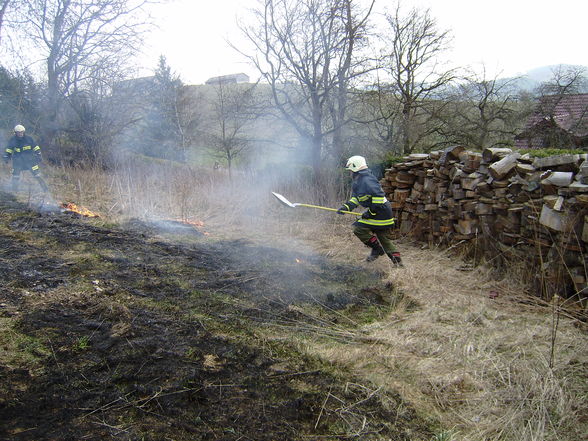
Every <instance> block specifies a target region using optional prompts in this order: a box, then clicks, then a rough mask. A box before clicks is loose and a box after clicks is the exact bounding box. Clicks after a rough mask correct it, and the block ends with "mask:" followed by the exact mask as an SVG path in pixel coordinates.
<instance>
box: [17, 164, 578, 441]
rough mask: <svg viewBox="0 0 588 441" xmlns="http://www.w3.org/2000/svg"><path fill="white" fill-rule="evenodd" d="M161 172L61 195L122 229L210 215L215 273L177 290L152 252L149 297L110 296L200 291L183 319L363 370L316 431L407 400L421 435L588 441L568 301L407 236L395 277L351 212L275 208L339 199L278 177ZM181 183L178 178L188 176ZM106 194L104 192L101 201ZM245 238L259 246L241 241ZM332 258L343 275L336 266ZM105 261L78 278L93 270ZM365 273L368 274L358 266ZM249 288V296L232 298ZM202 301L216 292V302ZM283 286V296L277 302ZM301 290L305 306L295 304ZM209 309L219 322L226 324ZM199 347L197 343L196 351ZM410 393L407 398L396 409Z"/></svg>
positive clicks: (71, 188)
mask: <svg viewBox="0 0 588 441" xmlns="http://www.w3.org/2000/svg"><path fill="white" fill-rule="evenodd" d="M150 167H153V166H151V165H150V166H148V168H147V169H140V170H133V169H130V168H128V169H125V173H122V174H116V175H102V174H98V173H96V174H94V173H89V174H85V175H84V174H83V173H79V172H78V171H75V170H67V171H63V173H66V172H67V173H69V175H68V176H69V178H68V180H67V183H68V184H67V185H64V186H63V187H61V188H63V189H64V190H67V191H65V192H64V193H59V198H60V200H76V201H80V203H84V204H86V203H87V201H92V203H87V205H88V206H90V207H92V209H96V210H97V211H99V212H100V213H105V214H106V216H110V218H114V219H116V220H122V219H124V218H129V217H139V218H141V219H143V220H145V219H147V218H149V217H151V216H157V217H159V218H165V219H198V220H199V221H202V222H203V223H204V224H205V228H206V230H210V231H211V232H213V234H212V236H213V237H208V238H206V237H204V238H203V237H201V236H198V235H195V236H193V237H192V238H190V237H188V236H186V235H179V236H178V237H177V240H179V241H180V243H187V244H189V243H192V241H194V240H198V241H201V240H203V241H204V242H203V243H204V244H206V246H204V247H203V248H201V249H200V252H199V254H193V255H190V259H192V261H191V265H192V266H193V265H194V263H195V262H196V263H197V264H198V265H203V267H202V269H201V272H200V273H199V274H198V277H197V280H196V281H194V282H193V283H192V282H190V283H187V274H189V271H188V269H187V268H188V267H187V266H182V265H180V267H178V268H177V271H175V270H174V271H175V272H174V274H173V277H172V278H171V279H170V278H168V279H167V281H166V282H165V283H163V282H162V281H161V280H160V279H161V274H162V273H161V272H158V271H160V270H159V269H158V267H157V264H156V263H154V262H150V261H149V260H148V259H147V258H145V259H146V260H145V261H143V262H141V263H140V265H142V266H140V268H141V272H142V274H143V278H142V282H141V284H137V285H136V286H134V290H135V291H132V292H130V291H128V290H125V289H123V288H122V285H123V284H122V283H114V282H113V281H109V282H104V283H103V282H100V285H99V287H101V288H102V287H104V289H105V292H107V293H111V294H110V295H114V296H115V297H116V296H119V295H122V296H131V297H133V298H134V300H133V301H134V302H136V303H135V304H136V305H139V304H140V305H143V306H144V305H147V306H149V305H151V306H150V308H152V309H153V308H155V309H158V310H159V309H161V310H162V311H164V312H166V314H175V315H176V317H177V314H179V313H180V312H179V311H178V307H177V305H175V306H174V303H173V302H171V303H169V302H170V299H176V297H174V295H175V294H174V293H177V292H179V291H181V290H187V291H189V293H190V294H189V297H190V298H194V299H202V301H205V300H204V299H206V301H205V303H203V304H195V305H192V306H189V307H186V308H184V309H183V310H181V311H183V312H184V313H185V316H186V317H188V318H189V319H190V320H193V321H194V322H195V323H198V326H200V325H202V328H203V329H208V330H215V331H218V332H220V333H221V334H222V335H225V336H231V338H237V336H239V335H241V336H243V334H247V338H252V336H255V339H256V340H257V342H258V343H259V342H262V346H263V347H264V348H265V349H264V351H266V353H269V354H281V355H284V357H286V358H288V357H289V356H291V355H293V354H294V353H297V354H303V355H304V356H308V357H311V358H312V359H315V360H322V361H328V362H329V363H330V362H331V361H333V362H335V365H337V366H344V367H346V368H347V369H350V370H352V371H353V372H355V373H357V374H358V376H359V377H360V379H361V380H359V381H358V382H361V384H362V385H363V386H358V387H359V389H362V388H363V389H362V390H363V392H362V395H356V396H355V398H354V399H345V398H344V391H341V390H339V391H329V392H328V393H325V395H323V396H322V397H321V399H320V400H319V403H321V404H319V405H318V407H317V408H316V409H315V413H314V414H313V422H312V424H315V423H316V424H321V423H322V422H324V419H323V415H325V412H326V413H327V414H328V415H331V416H333V415H340V416H341V417H342V418H343V420H344V421H348V422H349V426H348V429H349V433H354V430H358V428H359V429H361V422H360V419H356V416H357V415H353V416H350V417H349V419H347V420H345V416H346V415H349V414H348V413H347V412H348V411H351V409H352V408H353V405H354V403H355V402H359V401H361V400H363V399H368V400H372V399H374V398H377V399H378V400H380V401H381V402H384V403H386V402H387V400H391V401H390V403H391V402H395V403H396V404H398V403H399V402H404V403H407V406H409V408H410V409H411V410H409V411H407V414H406V415H403V414H402V412H400V411H399V410H398V407H397V412H398V413H397V415H396V417H397V418H400V419H402V418H424V420H426V421H429V422H430V426H429V427H434V428H435V430H434V432H433V433H430V434H429V436H425V435H421V436H422V439H426V441H429V440H430V439H445V440H468V441H482V440H484V441H485V440H489V439H492V440H517V441H531V440H552V439H558V440H564V441H575V440H577V439H582V437H583V436H584V434H585V433H587V432H588V420H587V418H586V415H588V407H587V405H586V396H588V385H587V384H586V381H585V379H586V377H587V376H588V355H587V354H588V343H587V339H586V324H585V323H584V322H582V321H580V320H578V319H577V317H574V316H572V315H568V314H566V313H565V311H563V310H562V309H561V308H560V307H559V306H558V305H557V304H556V305H551V304H545V303H543V304H542V303H541V302H540V301H536V299H534V298H532V297H530V296H528V294H527V293H528V292H529V283H528V277H527V276H528V275H527V273H526V272H525V269H524V268H516V267H513V268H512V269H511V271H510V272H509V273H508V274H507V275H506V276H505V275H504V274H503V275H498V274H497V273H496V272H495V271H494V270H493V269H492V268H490V267H485V266H478V267H475V268H474V267H472V266H471V265H468V262H467V261H463V260H461V259H460V258H459V257H456V256H455V255H454V254H452V252H451V251H455V250H451V251H449V252H448V251H444V250H441V249H423V248H421V246H420V245H418V244H411V243H408V242H400V243H399V248H400V251H401V252H402V254H403V259H404V260H405V261H406V268H404V269H394V268H393V267H392V266H391V265H390V263H389V261H388V260H386V259H385V258H380V259H378V260H377V261H375V262H374V263H373V264H367V263H365V262H364V258H365V256H366V255H367V253H368V251H369V250H368V249H367V248H364V247H362V246H361V245H360V244H359V242H357V240H356V239H355V237H353V235H352V233H351V230H350V227H349V225H350V224H351V222H352V221H353V219H352V218H351V217H349V218H348V217H344V216H333V215H332V214H330V213H322V212H317V211H315V210H311V209H302V208H297V209H295V210H293V209H288V208H285V207H282V206H280V205H279V204H276V203H275V202H274V201H272V199H273V197H272V196H271V193H270V191H272V190H275V191H280V192H283V193H284V194H288V195H291V197H292V198H293V199H295V200H304V201H305V202H309V203H320V204H328V203H329V202H328V201H327V202H325V201H324V200H323V199H321V196H319V195H318V194H317V192H316V191H315V190H312V189H310V188H308V187H304V186H303V184H300V187H299V188H292V189H289V190H288V191H285V190H284V189H283V188H281V187H279V186H278V184H277V183H274V184H275V186H273V185H274V184H271V183H270V184H268V188H267V192H265V193H263V192H262V194H260V193H259V192H256V191H253V189H250V188H249V187H248V186H247V185H244V184H243V183H244V182H246V181H239V182H233V183H230V184H227V185H225V184H226V183H225V182H224V181H223V179H221V178H219V177H218V176H215V175H214V174H212V173H210V174H207V173H201V172H199V173H196V172H195V171H194V170H190V169H189V168H185V169H180V170H179V171H178V169H177V168H174V170H175V171H172V170H171V169H170V170H168V169H163V170H159V171H156V170H155V169H152V168H150ZM174 173H179V174H178V176H176V177H174ZM55 179H57V174H55ZM92 179H94V180H95V181H94V182H92ZM52 183H53V184H55V183H56V181H53V182H52ZM257 184H259V183H257ZM260 187H261V188H263V186H262V185H258V186H257V190H259V188H260ZM272 187H273V188H272ZM52 188H54V189H56V188H58V189H59V188H60V187H59V185H53V186H52ZM96 188H102V190H103V192H102V193H101V194H98V192H95V193H93V192H94V189H96ZM85 189H92V191H89V192H87V193H86V192H85V191H86V190H85ZM263 190H264V191H265V189H263ZM76 193H77V194H76ZM266 193H267V194H266ZM55 196H57V195H55ZM301 196H302V197H301ZM94 198H96V199H95V200H93V199H94ZM331 203H332V204H334V205H335V206H336V205H337V203H336V202H331ZM93 222H97V220H93ZM27 225H29V224H27ZM135 226H136V224H135ZM27 228H29V227H27ZM202 228H203V227H202V226H198V225H197V226H196V229H198V230H201V229H202ZM140 231H143V230H140ZM159 233H160V232H158V234H159ZM141 234H142V233H141ZM109 236H112V233H111V234H110V235H109ZM115 236H116V235H115ZM243 238H247V240H249V241H250V242H251V243H254V244H257V245H258V247H257V248H253V249H251V248H247V247H242V245H243V242H242V241H241V240H242V239H243ZM113 240H114V239H113ZM47 243H48V242H47ZM117 246H119V247H120V244H119V245H117ZM164 248H165V247H164ZM156 249H158V248H157V247H156V248H155V249H154V250H156ZM276 250H281V251H285V252H286V253H285V254H280V253H277V252H276ZM152 251H153V250H152ZM317 253H318V255H319V256H320V258H321V259H322V258H324V259H326V261H328V262H330V263H332V265H323V266H321V264H319V263H318V260H317V259H318V257H316V256H317ZM133 255H134V254H133V253H128V254H125V255H110V254H104V253H102V254H101V256H102V257H101V258H103V257H108V259H109V262H111V263H112V262H114V263H115V264H116V266H117V270H118V271H121V272H122V274H123V275H124V274H128V272H129V271H131V268H137V267H136V266H135V265H139V263H137V262H135V263H132V262H133V261H132V256H133ZM169 256H170V257H164V258H163V260H157V262H159V263H160V264H161V263H162V262H163V263H164V265H166V267H167V266H170V267H173V265H174V264H175V262H176V261H177V259H178V256H184V257H182V259H184V258H186V259H188V257H187V256H186V255H185V254H183V251H182V248H177V247H176V248H173V247H172V248H169ZM171 256H173V258H172V257H171ZM312 256H315V257H312ZM166 259H169V260H166ZM188 260H189V259H188ZM251 262H255V265H251ZM214 263H216V265H215V264H214ZM91 266H92V265H86V266H84V265H76V268H79V270H80V271H82V272H83V271H87V270H88V268H90V267H91ZM56 267H57V268H60V267H59V266H56ZM356 267H359V268H364V269H365V271H366V272H363V273H362V272H361V271H360V272H357V271H356V270H353V269H352V268H356ZM464 269H467V271H464ZM108 271H110V270H108ZM368 271H369V272H368ZM104 273H105V274H106V273H107V268H106V267H105V271H104ZM350 273H351V274H353V275H354V277H356V278H361V277H362V276H361V274H364V275H369V276H368V279H364V280H359V282H358V283H359V285H361V284H364V285H365V284H366V283H368V284H369V280H370V279H369V278H370V277H371V278H373V279H372V280H373V281H377V283H383V284H384V286H386V285H385V284H386V283H388V286H387V288H386V289H385V291H383V292H378V291H376V292H372V293H370V292H363V291H361V289H358V285H357V284H356V281H355V280H354V279H352V278H349V277H347V274H350ZM262 274H266V275H269V274H271V277H269V276H268V277H263V276H262ZM29 277H31V276H29ZM57 279H58V277H55V278H54V281H53V282H52V283H56V280H57ZM95 279H98V280H104V279H108V278H107V277H101V278H99V277H96V278H95ZM27 280H30V279H27V278H26V277H24V276H23V277H22V281H25V282H26V281H27ZM92 280H94V279H92ZM317 280H320V281H321V283H320V288H317V287H318V286H319V285H318V284H317ZM270 281H272V282H270ZM280 281H281V282H283V283H278V284H275V283H273V282H280ZM86 286H87V287H89V288H92V289H95V287H92V285H91V284H86ZM346 286H348V287H349V289H348V290H347V291H345V292H346V293H347V294H348V298H350V299H353V301H351V302H349V303H348V304H345V303H341V304H334V303H332V302H331V300H330V299H332V297H330V296H329V294H331V296H332V293H333V292H342V290H345V287H346ZM235 290H236V291H237V292H239V293H249V295H240V296H234V295H231V292H235ZM202 292H211V293H214V294H215V296H208V297H207V296H202ZM268 292H271V293H273V294H275V295H272V296H270V297H269V298H268V296H267V293H268ZM146 293H152V295H145V294H146ZM155 293H157V295H155ZM288 293H289V294H290V296H297V298H302V299H305V300H306V301H305V302H304V304H292V303H291V302H290V301H289V300H290V299H291V297H288ZM317 293H318V294H317ZM366 295H367V296H368V297H366ZM354 296H355V297H354ZM370 296H371V297H370ZM380 297H381V298H380ZM117 298H118V297H117ZM362 299H363V300H362ZM378 299H379V300H378ZM382 299H383V300H385V303H382V302H381V301H380V300H382ZM258 300H261V303H259V302H258ZM530 300H533V301H530ZM165 302H168V304H166V303H165ZM330 302H331V303H330ZM362 302H363V303H362ZM166 305H168V306H169V308H167V307H166ZM354 305H360V307H357V306H354ZM172 306H174V307H173V308H172ZM227 308H228V309H227ZM209 311H217V315H216V316H215V317H214V318H211V315H210V313H209ZM227 311H232V312H230V313H229V312H227ZM235 311H238V313H235ZM170 320H171V319H170ZM249 320H253V323H255V326H254V327H251V328H248V330H247V332H243V329H242V328H241V325H243V324H245V323H248V321H249ZM269 322H271V323H272V325H271V326H270V325H268V323H269ZM166 323H167V322H166ZM75 341H77V340H75ZM286 342H287V344H286ZM90 343H91V339H90ZM190 347H191V348H197V344H196V343H195V342H190ZM293 348H295V350H294V349H293ZM194 350H195V351H196V352H192V353H194V354H200V355H201V357H202V360H205V361H206V360H208V362H207V363H208V365H207V366H208V368H207V369H209V371H210V372H214V371H215V369H217V368H220V369H221V370H222V366H223V360H222V359H217V358H211V357H209V355H211V354H213V352H211V351H210V352H198V350H196V349H194ZM200 355H198V356H197V357H199V356H200ZM213 362H214V363H213ZM213 365H214V367H215V368H214V369H212V368H210V366H213ZM319 365H320V363H319ZM280 366H281V365H280V363H275V364H273V365H272V368H271V369H272V372H274V374H273V375H278V376H279V375H292V377H291V379H292V380H295V379H296V380H300V381H298V382H296V383H295V384H296V388H297V389H298V390H309V389H313V388H315V387H318V386H316V384H311V383H309V382H306V381H303V380H302V378H304V375H301V376H300V377H299V376H297V375H293V374H298V373H300V372H306V370H301V369H296V368H294V369H292V368H290V370H285V371H282V370H281V369H282V368H281V367H280ZM205 367H206V366H205ZM315 368H316V365H313V368H312V369H309V370H311V371H312V370H313V369H315ZM320 369H324V370H329V369H333V365H330V364H328V363H326V362H325V364H323V365H320ZM207 372H208V371H207ZM286 378H290V377H286ZM291 384H294V383H291ZM354 387H355V386H354ZM350 390H353V387H351V386H350ZM395 394H399V395H398V400H401V401H394V400H395V399H394V398H393V397H395V396H396V395H395ZM354 400H356V401H354ZM322 403H324V404H322ZM337 403H339V404H337ZM139 404H140V403H139ZM321 406H322V407H321ZM323 408H324V409H323ZM321 409H322V410H324V411H325V412H322V413H321ZM412 409H414V411H415V412H416V413H413V411H412ZM319 415H320V418H319ZM225 435H226V434H225ZM219 436H221V435H220V434H219ZM237 438H238V437H237V436H236V437H235V438H234V439H237ZM230 439H233V438H230ZM399 439H401V438H399ZM408 439H411V440H412V439H420V438H417V437H416V436H415V437H414V438H410V437H409V438H408Z"/></svg>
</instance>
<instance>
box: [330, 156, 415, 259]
mask: <svg viewBox="0 0 588 441" xmlns="http://www.w3.org/2000/svg"><path fill="white" fill-rule="evenodd" d="M345 168H346V169H347V170H350V171H351V172H353V185H352V189H351V199H349V200H348V201H347V202H345V203H344V204H343V205H342V206H341V208H339V210H337V212H338V213H339V214H343V213H342V211H353V210H354V209H355V208H356V207H358V206H360V205H361V206H362V207H364V208H366V210H365V211H364V213H363V214H362V216H361V218H359V219H358V220H357V221H356V222H354V223H353V233H354V234H355V235H356V236H357V237H358V238H359V240H361V241H362V242H363V243H364V244H365V245H366V246H368V247H369V248H371V252H370V254H369V256H368V257H367V258H366V260H367V261H368V262H372V261H374V260H376V259H377V258H378V257H380V256H383V255H384V254H386V255H388V257H389V258H390V260H391V261H392V263H393V264H394V265H396V266H403V264H402V259H401V258H400V253H399V252H398V251H397V250H396V247H395V246H394V243H393V242H392V240H391V239H390V233H391V229H392V226H393V225H394V218H393V217H392V207H391V206H390V202H388V200H387V199H386V195H385V193H384V190H383V189H382V186H381V185H380V183H379V182H378V180H377V178H376V177H375V176H374V175H373V174H372V172H371V171H370V169H369V168H368V166H367V162H366V160H365V158H364V157H363V156H352V157H351V158H349V160H348V161H347V165H346V166H345Z"/></svg>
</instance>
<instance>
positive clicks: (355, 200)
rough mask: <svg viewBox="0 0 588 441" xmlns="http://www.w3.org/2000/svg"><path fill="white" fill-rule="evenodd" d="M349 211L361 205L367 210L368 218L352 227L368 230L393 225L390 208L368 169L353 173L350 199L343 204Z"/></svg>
mask: <svg viewBox="0 0 588 441" xmlns="http://www.w3.org/2000/svg"><path fill="white" fill-rule="evenodd" d="M343 205H344V206H346V207H347V208H348V210H349V211H353V209H355V208H356V207H358V206H359V205H361V206H362V207H365V208H367V209H368V212H369V216H368V218H367V219H366V218H363V217H362V218H360V219H358V220H357V221H356V222H355V223H354V225H359V226H362V227H367V228H370V229H373V230H374V229H375V230H378V229H387V228H390V227H391V226H392V225H394V218H392V207H391V206H390V202H388V200H387V199H386V194H385V193H384V190H383V189H382V186H381V185H380V183H379V182H378V180H377V179H376V177H375V176H374V175H373V174H372V172H371V171H370V170H369V169H365V170H360V171H358V172H355V173H353V185H352V188H351V199H349V200H348V201H347V202H345V203H344V204H343Z"/></svg>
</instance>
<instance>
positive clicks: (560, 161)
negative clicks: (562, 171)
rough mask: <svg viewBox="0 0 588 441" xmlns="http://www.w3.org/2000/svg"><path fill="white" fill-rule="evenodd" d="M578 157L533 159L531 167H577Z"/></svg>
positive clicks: (563, 156) (558, 156)
mask: <svg viewBox="0 0 588 441" xmlns="http://www.w3.org/2000/svg"><path fill="white" fill-rule="evenodd" d="M580 159H581V158H580V155H557V156H548V157H547V158H535V160H534V161H533V166H534V167H535V168H539V169H547V168H554V167H560V166H566V165H567V166H574V165H575V166H577V165H578V163H579V162H580Z"/></svg>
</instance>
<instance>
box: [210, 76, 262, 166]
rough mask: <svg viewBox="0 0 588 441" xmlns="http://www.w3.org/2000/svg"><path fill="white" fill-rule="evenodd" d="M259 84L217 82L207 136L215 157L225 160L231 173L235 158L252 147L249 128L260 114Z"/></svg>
mask: <svg viewBox="0 0 588 441" xmlns="http://www.w3.org/2000/svg"><path fill="white" fill-rule="evenodd" d="M256 89H257V84H230V83H227V82H224V81H221V80H219V81H217V82H216V83H215V84H214V92H215V97H214V99H213V100H212V103H211V104H212V112H211V117H210V118H209V124H208V127H207V128H206V129H205V132H204V133H205V138H206V140H207V142H208V145H209V146H210V152H211V154H212V156H213V157H214V158H216V159H217V160H221V161H223V162H226V164H227V169H228V170H229V175H230V174H231V173H232V168H233V164H234V161H235V159H237V158H238V157H240V156H242V155H243V154H244V153H245V152H246V151H247V149H248V148H249V147H250V146H251V142H252V137H251V134H250V133H249V131H248V129H249V128H250V127H251V124H252V123H253V122H254V121H255V120H256V119H257V118H259V117H260V116H261V112H260V111H259V108H260V105H259V102H258V99H259V95H257V94H256V93H255V92H256Z"/></svg>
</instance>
